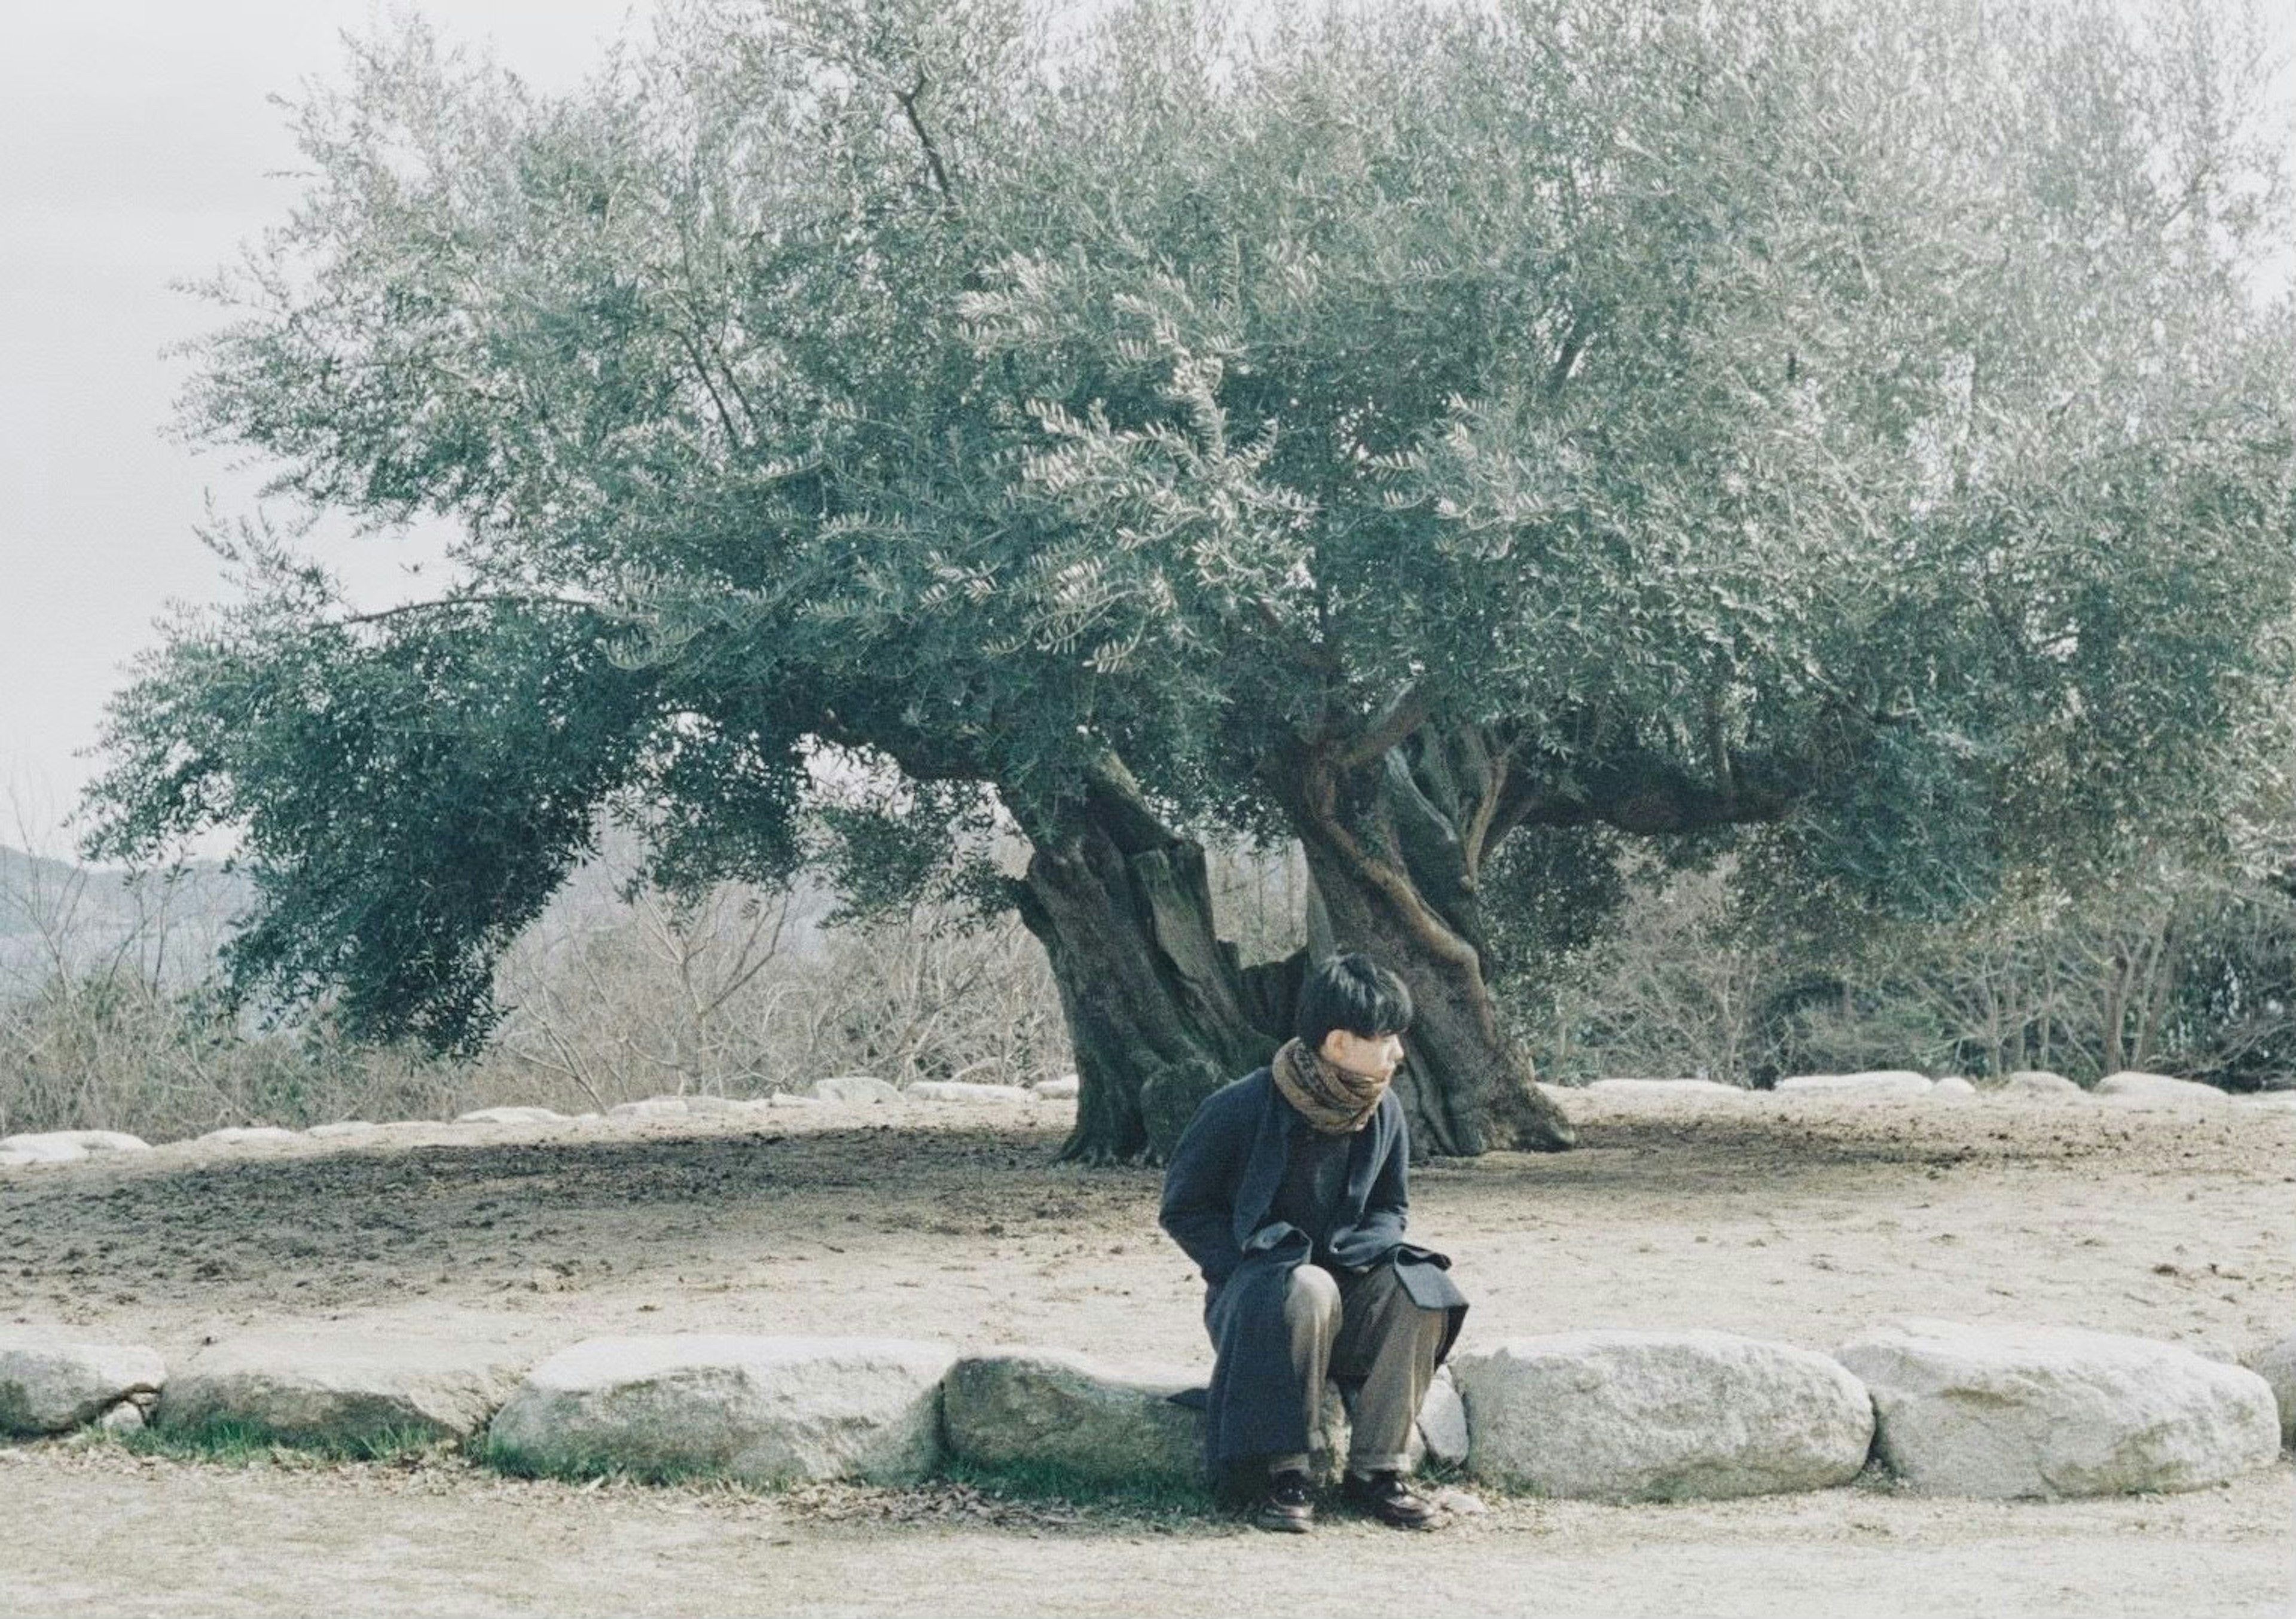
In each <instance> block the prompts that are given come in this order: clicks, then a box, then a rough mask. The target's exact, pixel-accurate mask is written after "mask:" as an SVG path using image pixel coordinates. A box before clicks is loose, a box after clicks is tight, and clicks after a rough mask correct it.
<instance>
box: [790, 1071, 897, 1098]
mask: <svg viewBox="0 0 2296 1619" xmlns="http://www.w3.org/2000/svg"><path fill="white" fill-rule="evenodd" d="M806 1094H808V1096H810V1097H812V1098H813V1100H816V1101H817V1102H897V1101H899V1100H901V1093H900V1092H899V1091H898V1090H896V1089H895V1088H894V1087H892V1086H891V1085H889V1084H887V1083H885V1082H884V1081H883V1080H881V1079H878V1078H875V1077H873V1075H867V1074H832V1075H830V1076H829V1077H828V1078H827V1079H816V1080H815V1081H814V1082H813V1083H811V1084H809V1085H808V1086H807V1087H806Z"/></svg>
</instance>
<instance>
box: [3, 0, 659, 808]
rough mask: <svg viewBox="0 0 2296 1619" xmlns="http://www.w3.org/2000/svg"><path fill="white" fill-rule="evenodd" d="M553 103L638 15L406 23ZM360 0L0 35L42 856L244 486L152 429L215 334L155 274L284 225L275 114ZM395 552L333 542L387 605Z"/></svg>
mask: <svg viewBox="0 0 2296 1619" xmlns="http://www.w3.org/2000/svg"><path fill="white" fill-rule="evenodd" d="M423 9H424V10H425V11H426V12H428V14H430V16H432V17H433V18H436V19H438V20H439V23H440V25H441V28H442V29H443V31H444V32H445V33H446V34H447V36H448V37H450V38H454V39H456V40H463V41H471V42H488V43H490V44H491V45H492V47H493V49H494V51H495V53H496V56H497V57H498V58H499V59H500V60H501V61H503V62H504V63H505V64H506V65H508V66H509V67H510V68H512V70H515V71H517V72H519V73H521V74H522V75H523V76H524V77H526V78H529V80H531V81H533V82H534V83H536V84H537V85H540V86H562V85H570V84H572V83H574V82H576V81H577V80H578V79H579V78H581V76H582V75H583V73H584V72H585V71H586V70H587V69H588V67H589V66H590V65H591V64H592V63H594V61H596V60H597V59H598V57H599V54H600V52H601V46H602V44H603V41H605V40H607V39H609V38H611V37H613V36H614V35H615V34H616V33H617V32H619V31H620V30H621V29H622V28H623V26H624V24H625V21H626V20H627V19H629V18H631V17H632V16H633V15H635V16H637V17H643V16H644V15H645V14H646V8H645V7H644V5H643V4H640V5H637V6H635V8H634V7H633V5H632V0H452V4H431V5H429V6H426V7H424V8H423ZM383 14H384V13H381V12H378V11H377V10H376V9H375V8H373V7H372V6H371V5H370V4H368V3H367V0H75V3H74V4H35V3H34V0H20V3H15V4H8V5H7V6H6V7H5V10H4V13H0V15H4V20H0V159H4V161H0V844H21V843H23V842H24V841H25V840H26V839H25V838H22V837H20V836H19V835H18V830H19V829H18V827H17V826H16V825H15V820H16V817H17V811H18V810H19V809H21V812H22V814H23V815H24V816H25V817H26V818H28V819H29V822H31V827H30V831H31V835H32V839H33V841H35V842H39V843H45V844H46V845H48V846H49V847H48V848H47V849H45V850H44V851H43V852H58V850H57V847H56V846H59V845H61V843H63V842H64V841H66V837H67V835H66V834H64V833H62V832H61V830H60V825H59V823H60V822H61V820H62V818H63V816H64V815H65V814H67V813H68V812H69V811H70V807H71V803H72V800H73V798H74V797H76V795H77V794H78V790H79V788H80V785H81V783H82V782H83V781H86V778H87V775H88V774H89V773H90V769H91V762H90V761H88V760H86V759H85V758H82V757H78V754H79V753H80V752H81V751H82V750H84V749H86V748H87V747H88V746H89V745H90V744H91V743H92V742H93V741H94V738H95V733H96V728H97V725H98V723H99V720H100V717H101V715H102V706H103V700H104V699H105V697H106V696H107V695H108V694H109V693H110V692H111V691H112V690H113V688H114V687H115V686H117V685H118V684H119V681H120V678H121V667H122V666H123V665H124V664H125V663H126V661H127V659H128V658H130V657H132V656H133V655H134V654H135V652H136V651H138V650H141V649H142V648H143V647H145V646H147V645H149V644H150V643H151V642H152V640H153V639H154V636H153V634H152V620H153V618H154V617H157V616H158V615H159V614H160V611H161V609H162V608H163V607H164V605H165V604H166V602H167V601H168V600H170V599H171V598H185V599H193V600H209V599H211V598H212V597H213V596H214V594H215V593H216V590H217V576H216V568H215V564H214V560H213V558H211V557H210V556H209V553H208V552H206V551H205V550H204V549H203V548H202V547H201V545H200V544H198V542H197V541H196V539H195V538H194V537H193V527H194V525H196V524H197V523H199V522H200V521H201V515H202V511H203V503H204V501H205V499H206V497H207V495H209V493H210V492H212V493H213V494H214V495H215V496H216V498H217V502H218V503H219V505H220V506H221V507H222V508H223V510H225V511H248V510H250V509H251V506H252V501H251V495H252V492H253V489H254V487H255V486H256V484H257V483H258V482H259V481H260V480H259V479H258V478H256V477H254V476H252V475H250V473H248V472H246V471H244V470H241V471H236V472H235V471H234V470H233V469H232V468H231V467H230V466H229V465H228V464H226V463H225V462H224V461H222V460H221V459H220V458H218V457H217V456H216V455H215V454H201V455H193V454H191V453H190V452H188V451H187V450H185V449H184V448H183V447H182V446H179V445H176V444H173V443H170V442H168V440H167V439H166V438H165V437H163V436H162V429H164V428H165V426H166V425H167V423H168V420H169V416H170V413H171V404H172V401H173V399H174V397H175V395H176V391H177V390H178V389H179V388H181V386H182V384H183V381H184V375H185V372H184V364H183V363H182V362H180V361H176V360H170V359H166V358H163V357H162V351H163V350H164V349H165V348H167V347H168V345H170V344H172V343H176V342H179V341H181V340H183V339H185V338H187V337H190V336H192V335H193V334H195V333H197V332H199V331H203V330H205V329H207V328H208V327H209V326H212V325H213V324H215V323H216V317H215V315H214V312H213V311H212V310H211V309H209V307H206V306H204V305H203V304H201V302H200V300H199V299H197V298H193V297H191V296H189V295H187V294H184V293H181V292H176V291H173V290H170V289H169V285H168V283H169V282H172V281H175V280H177V279H179V278H181V277H184V276H190V275H200V274H205V273H206V272H208V271H209V270H211V269H213V268H214V267H215V266H217V265H220V264H222V263H223V262H224V261H225V260H226V259H227V258H230V257H231V255H232V252H233V250H234V247H235V246H236V244H238V243H239V242H240V241H243V240H245V239H247V238H249V237H251V236H253V235H255V234H256V233H258V232H259V231H260V230H261V229H262V228H263V226H264V225H266V224H268V223H270V222H272V221H274V220H275V219H277V218H278V217H280V216H281V215H282V214H283V212H284V210H285V209H286V208H287V206H288V204H289V201H290V200H291V197H292V196H293V194H294V182H293V181H291V180H290V179H285V178H280V177H276V176H275V171H277V170H280V169H283V168H290V167H291V165H292V164H293V162H294V161H295V156H296V154H295V151H294V148H293V145H292V143H291V142H290V140H289V139H288V136H287V134H286V130H285V125H284V120H283V115H282V113H281V112H280V110H279V109H278V108H276V107H275V106H272V105H271V104H270V103H269V102H268V101H267V100H266V97H268V96H270V95H272V94H292V93H293V92H294V90H295V88H296V86H297V85H298V83H299V81H300V80H301V79H303V78H307V77H314V76H316V77H320V78H332V77H333V76H334V75H335V72H336V68H337V64H338V63H339V62H340V60H341V46H340V36H341V33H342V31H343V30H344V29H351V30H353V31H356V32H361V33H364V32H366V31H368V29H370V27H371V25H372V24H373V22H374V21H375V20H377V19H378V18H379V17H380V16H381V15H383ZM403 554H404V553H403V550H402V551H401V552H397V553H394V552H393V550H392V548H391V547H390V546H389V544H387V543H382V542H370V543H366V544H361V545H358V546H354V547H343V548H339V549H335V550H333V551H332V554H331V555H330V558H329V560H331V561H336V562H339V563H344V564H346V565H347V567H346V571H347V572H348V573H349V574H350V575H351V576H352V577H353V578H354V580H355V581H356V583H357V587H358V588H359V589H360V591H361V593H362V594H382V595H390V594H399V593H403V592H402V591H401V590H400V589H399V586H398V573H399V563H400V560H401V557H402V556H403Z"/></svg>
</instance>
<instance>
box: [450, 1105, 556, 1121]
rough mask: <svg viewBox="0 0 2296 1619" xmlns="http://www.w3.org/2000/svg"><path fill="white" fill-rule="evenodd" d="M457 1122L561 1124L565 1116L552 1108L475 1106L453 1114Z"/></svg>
mask: <svg viewBox="0 0 2296 1619" xmlns="http://www.w3.org/2000/svg"><path fill="white" fill-rule="evenodd" d="M455 1123H456V1124H565V1123H567V1118H566V1116H565V1115H564V1114H562V1113H561V1112H559V1111H557V1110H556V1109H555V1108H473V1109H471V1111H470V1112H468V1113H458V1114H456V1115H455Z"/></svg>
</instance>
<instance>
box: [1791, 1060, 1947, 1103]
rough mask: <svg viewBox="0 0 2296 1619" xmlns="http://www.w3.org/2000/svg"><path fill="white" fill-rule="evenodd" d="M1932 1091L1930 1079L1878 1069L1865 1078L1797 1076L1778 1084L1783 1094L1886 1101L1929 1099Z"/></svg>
mask: <svg viewBox="0 0 2296 1619" xmlns="http://www.w3.org/2000/svg"><path fill="white" fill-rule="evenodd" d="M1933 1088H1934V1087H1933V1086H1932V1085H1931V1082H1930V1076H1929V1075H1926V1074H1916V1073H1915V1072H1914V1071H1913V1070H1912V1069H1910V1068H1877V1069H1874V1070H1873V1071H1872V1072H1870V1073H1865V1074H1797V1075H1793V1076H1792V1077H1791V1078H1788V1079H1782V1080H1780V1081H1778V1089H1779V1090H1781V1091H1784V1092H1803V1093H1808V1092H1817V1093H1821V1094H1824V1095H1828V1096H1856V1097H1878V1098H1884V1099H1886V1098H1892V1097H1919V1096H1927V1095H1928V1094H1929V1093H1930V1092H1931V1090H1932V1089H1933Z"/></svg>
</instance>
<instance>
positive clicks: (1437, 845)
mask: <svg viewBox="0 0 2296 1619" xmlns="http://www.w3.org/2000/svg"><path fill="white" fill-rule="evenodd" d="M1422 762H1423V765H1424V766H1425V768H1424V769H1423V770H1422V771H1415V769H1414V768H1413V764H1412V760H1411V758H1410V757H1409V756H1406V753H1405V751H1404V750H1403V749H1402V748H1390V749H1389V750H1388V751H1387V752H1386V753H1385V754H1383V755H1382V756H1379V757H1378V758H1377V759H1376V760H1374V761H1373V762H1371V763H1369V764H1366V765H1356V766H1354V767H1352V768H1350V767H1349V763H1348V760H1347V756H1345V755H1344V754H1342V753H1341V752H1339V751H1338V750H1330V751H1319V750H1317V749H1316V748H1300V749H1299V750H1297V751H1296V752H1295V753H1293V754H1292V755H1291V756H1288V757H1287V758H1285V759H1283V761H1281V762H1280V763H1279V764H1278V765H1277V766H1276V767H1275V769H1273V770H1271V772H1270V773H1269V775H1268V781H1269V785H1270V787H1271V789H1273V790H1274V791H1275V794H1276V795H1277V797H1278V798H1279V800H1280V801H1281V802H1282V803H1283V805H1284V807H1285V810H1286V812H1287V814H1289V816H1290V818H1291V820H1292V825H1293V828H1294V830H1296V831H1297V832H1298V834H1299V836H1300V846H1301V847H1302V849H1303V851H1304V852H1305V854H1306V855H1307V860H1308V871H1309V873H1310V874H1311V876H1312V877H1313V878H1314V879H1315V884H1316V897H1317V900H1318V902H1319V904H1320V916H1319V918H1318V920H1319V921H1320V922H1321V924H1322V925H1323V927H1324V928H1328V932H1329V938H1330V943H1331V944H1332V945H1333V947H1334V948H1337V949H1341V950H1360V951H1363V952H1364V953H1366V954H1368V955H1370V956H1372V957H1373V958H1374V960H1376V961H1379V962H1380V963H1381V964H1382V965H1383V966H1385V967H1387V968H1388V969H1390V971H1392V972H1394V973H1395V974H1396V975H1397V976H1398V977H1400V978H1401V979H1402V980H1403V981H1404V983H1405V984H1406V985H1407V986H1408V987H1409V988H1410V990H1411V993H1412V999H1413V1001H1414V1002H1415V1003H1416V1004H1417V1007H1418V1016H1417V1018H1416V1020H1415V1022H1414V1023H1413V1025H1412V1029H1411V1034H1410V1037H1409V1038H1408V1039H1407V1040H1406V1043H1405V1047H1406V1059H1405V1064H1404V1067H1403V1069H1402V1071H1401V1072H1400V1073H1398V1075H1397V1080H1396V1083H1397V1085H1398V1094H1399V1095H1400V1096H1401V1098H1402V1100H1403V1103H1404V1108H1405V1111H1406V1115H1407V1116H1409V1118H1410V1121H1411V1129H1412V1138H1413V1143H1414V1146H1415V1149H1418V1150H1420V1151H1423V1152H1427V1153H1435V1154H1444V1155H1453V1156H1468V1155H1472V1154H1477V1153H1481V1152H1485V1151H1488V1150H1489V1149H1492V1148H1494V1147H1498V1148H1529V1149H1535V1150H1540V1151H1558V1150H1561V1149H1564V1148H1568V1147H1570V1146H1571V1145H1572V1144H1573V1143H1574V1142H1575V1141H1577V1139H1578V1132H1577V1131H1576V1129H1575V1128H1574V1127H1573V1126H1572V1124H1570V1119H1569V1118H1568V1117H1567V1116H1564V1114H1563V1113H1562V1109H1561V1108H1558V1107H1556V1106H1555V1105H1554V1102H1553V1101H1551V1100H1548V1099H1547V1097H1546V1096H1545V1095H1544V1094H1543V1093H1541V1092H1539V1091H1538V1088H1537V1087H1536V1086H1535V1085H1534V1084H1533V1083H1531V1073H1530V1066H1529V1062H1528V1061H1527V1060H1526V1059H1524V1057H1523V1056H1522V1054H1521V1051H1519V1050H1518V1049H1517V1048H1516V1046H1515V1045H1514V1043H1513V1041H1512V1040H1510V1039H1509V1038H1508V1037H1507V1034H1506V1032H1505V1028H1504V1027H1503V1026H1502V1025H1501V1023H1500V1019H1499V1017H1498V1012H1497V1007H1496V1006H1495V1005H1494V1004H1493V1002H1492V1000H1491V995H1490V990H1489V987H1488V985H1487V984H1486V983H1485V982H1484V979H1483V956H1484V946H1483V943H1482V934H1481V923H1480V911H1479V909H1478V905H1477V900H1476V894H1475V876H1476V859H1475V858H1473V857H1472V856H1473V855H1475V854H1476V853H1477V851H1476V850H1475V848H1474V846H1473V844H1472V842H1471V841H1470V839H1471V838H1480V830H1478V829H1479V827H1480V826H1485V825H1487V824H1488V821H1489V819H1490V816H1489V813H1488V810H1486V809H1484V808H1483V807H1482V806H1484V805H1487V804H1488V803H1489V802H1490V801H1491V800H1493V799H1494V798H1495V797H1496V796H1497V789H1498V784H1499V783H1500V782H1501V781H1503V780H1504V772H1505V761H1504V758H1503V756H1497V755H1494V754H1493V753H1492V752H1491V751H1490V750H1489V749H1488V748H1484V747H1482V745H1481V741H1480V739H1475V740H1472V741H1463V742H1459V743H1458V744H1457V746H1456V748H1446V749H1444V750H1443V751H1440V752H1431V751H1428V750H1426V749H1425V748H1422ZM1463 783H1464V785H1465V787H1466V789H1467V790H1466V793H1465V797H1464V798H1463V797H1460V796H1459V792H1458V790H1457V789H1461V787H1462V785H1463ZM1464 802H1472V804H1473V805H1476V806H1477V808H1476V809H1474V810H1472V811H1469V812H1468V813H1466V814H1464V816H1463V815H1462V814H1461V813H1460V805H1461V804H1462V803H1464ZM1462 820H1464V822H1465V824H1466V825H1467V827H1468V829H1469V835H1468V836H1466V837H1463V836H1462V835H1461V831H1460V826H1461V822H1462Z"/></svg>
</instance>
